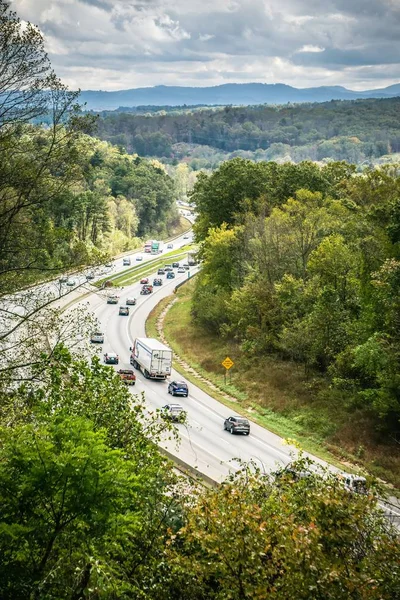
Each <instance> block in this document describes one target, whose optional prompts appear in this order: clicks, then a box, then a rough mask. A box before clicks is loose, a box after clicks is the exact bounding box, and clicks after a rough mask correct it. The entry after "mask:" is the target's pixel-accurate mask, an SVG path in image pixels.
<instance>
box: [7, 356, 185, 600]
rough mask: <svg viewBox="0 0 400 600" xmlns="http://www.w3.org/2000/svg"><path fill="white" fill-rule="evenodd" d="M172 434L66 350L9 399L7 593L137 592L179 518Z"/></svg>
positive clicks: (113, 379)
mask: <svg viewBox="0 0 400 600" xmlns="http://www.w3.org/2000/svg"><path fill="white" fill-rule="evenodd" d="M164 433H166V434H167V435H173V427H170V426H169V425H168V424H166V423H165V421H160V419H159V413H158V411H156V412H155V414H153V415H151V414H149V412H148V410H147V409H146V407H145V404H144V401H143V398H140V397H135V396H134V397H132V396H131V395H130V394H129V393H128V391H127V389H126V386H124V385H123V383H121V382H120V380H119V379H118V377H117V376H116V375H115V374H114V372H113V371H112V370H111V369H109V368H107V367H104V366H102V365H101V364H100V363H99V361H98V360H94V361H93V364H92V365H88V364H87V363H86V362H85V361H83V360H81V361H74V360H72V357H71V355H70V353H69V352H67V351H66V350H65V349H63V348H62V347H61V346H60V347H59V348H58V353H57V354H55V355H54V356H53V360H52V364H51V365H49V366H48V367H47V369H46V371H45V372H44V373H42V383H41V385H39V386H38V385H37V384H36V385H30V386H29V385H26V384H25V385H24V386H21V387H19V388H18V389H14V390H13V391H12V392H11V391H10V392H9V393H8V394H4V395H3V396H2V402H1V410H0V437H1V440H2V443H1V447H0V500H1V502H2V506H3V509H2V514H1V516H0V551H1V553H2V564H1V566H0V595H1V597H2V598H4V599H5V600H6V599H8V598H9V599H10V600H11V598H16V597H27V598H32V599H36V598H49V599H50V598H57V599H61V598H66V599H68V600H71V599H78V598H82V597H84V595H85V594H88V593H89V592H88V590H89V589H90V590H91V592H90V593H91V597H92V598H94V599H102V598H104V599H108V598H113V597H120V595H121V594H124V593H129V594H131V597H140V594H142V591H143V590H144V589H145V588H147V587H149V586H150V585H151V580H152V578H154V573H155V572H156V569H157V566H156V565H157V563H158V562H159V561H160V558H161V555H162V549H163V545H164V541H165V538H166V536H167V529H168V527H170V526H172V525H173V523H176V521H177V520H179V506H178V505H177V501H176V494H177V493H178V491H179V486H178V485H177V479H176V476H175V475H174V474H173V472H172V471H171V468H170V466H169V465H168V464H167V461H166V459H165V458H164V457H163V456H161V454H160V453H159V452H158V449H157V446H156V444H157V443H158V441H159V440H160V436H163V435H164ZM175 526H176V525H175Z"/></svg>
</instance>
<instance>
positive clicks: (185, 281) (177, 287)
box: [174, 269, 199, 294]
mask: <svg viewBox="0 0 400 600" xmlns="http://www.w3.org/2000/svg"><path fill="white" fill-rule="evenodd" d="M198 272H199V269H197V271H196V273H192V274H191V275H190V274H189V276H188V277H187V278H186V279H184V280H183V281H181V282H180V283H178V285H176V286H175V287H174V294H176V291H177V290H179V288H180V287H182V286H183V285H185V283H187V282H188V281H190V280H191V279H192V278H193V277H195V275H197V273H198ZM188 273H189V271H188Z"/></svg>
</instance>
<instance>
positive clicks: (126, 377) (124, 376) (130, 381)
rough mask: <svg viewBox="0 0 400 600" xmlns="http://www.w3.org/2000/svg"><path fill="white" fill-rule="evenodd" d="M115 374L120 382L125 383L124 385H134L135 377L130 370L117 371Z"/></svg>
mask: <svg viewBox="0 0 400 600" xmlns="http://www.w3.org/2000/svg"><path fill="white" fill-rule="evenodd" d="M117 374H118V375H119V376H120V379H121V381H123V382H124V383H126V385H135V383H136V375H135V373H134V372H133V370H132V369H119V371H117Z"/></svg>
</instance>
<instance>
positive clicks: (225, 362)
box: [221, 356, 235, 369]
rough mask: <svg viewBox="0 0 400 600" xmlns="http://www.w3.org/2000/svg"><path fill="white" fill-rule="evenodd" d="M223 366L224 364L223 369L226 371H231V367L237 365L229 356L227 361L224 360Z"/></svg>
mask: <svg viewBox="0 0 400 600" xmlns="http://www.w3.org/2000/svg"><path fill="white" fill-rule="evenodd" d="M221 364H222V366H223V367H225V369H230V368H231V367H233V365H234V364H235V363H234V362H233V360H231V359H230V358H229V356H227V357H226V359H225V360H223V361H222V363H221Z"/></svg>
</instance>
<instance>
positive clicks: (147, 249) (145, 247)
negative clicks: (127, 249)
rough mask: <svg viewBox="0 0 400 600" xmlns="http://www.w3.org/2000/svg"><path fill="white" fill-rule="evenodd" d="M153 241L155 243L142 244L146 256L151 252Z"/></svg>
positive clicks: (149, 241) (148, 241) (151, 241)
mask: <svg viewBox="0 0 400 600" xmlns="http://www.w3.org/2000/svg"><path fill="white" fill-rule="evenodd" d="M153 241H155V240H147V242H145V244H144V251H145V252H146V253H148V254H150V252H151V246H152V244H153Z"/></svg>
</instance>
